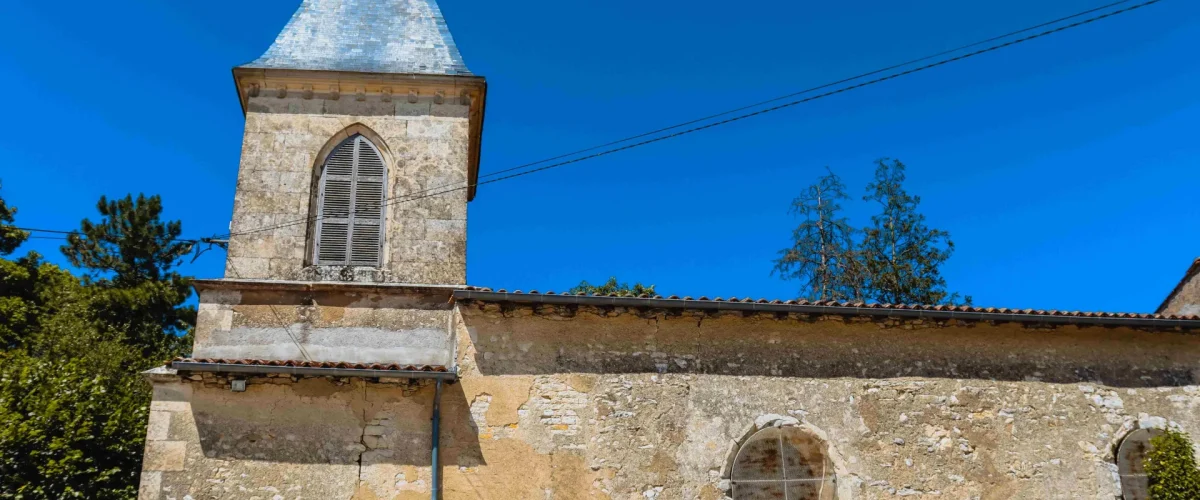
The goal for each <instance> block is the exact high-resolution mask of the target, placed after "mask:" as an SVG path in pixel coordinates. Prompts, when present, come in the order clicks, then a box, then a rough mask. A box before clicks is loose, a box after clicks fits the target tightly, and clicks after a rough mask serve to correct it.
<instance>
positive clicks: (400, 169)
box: [139, 0, 1200, 500]
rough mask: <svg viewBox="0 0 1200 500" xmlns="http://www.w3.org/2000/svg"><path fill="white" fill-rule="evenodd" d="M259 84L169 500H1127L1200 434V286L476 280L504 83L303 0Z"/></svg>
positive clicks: (163, 425)
mask: <svg viewBox="0 0 1200 500" xmlns="http://www.w3.org/2000/svg"><path fill="white" fill-rule="evenodd" d="M447 1H451V0H447ZM514 8H519V6H514ZM618 56H619V55H616V54H614V57H618ZM233 74H234V80H235V82H236V84H237V85H236V86H237V92H238V98H239V101H240V104H241V106H242V109H243V110H244V112H245V115H246V127H245V136H244V139H243V142H242V157H241V164H240V168H239V171H238V177H237V190H236V195H235V199H234V210H233V220H232V222H231V224H230V233H231V235H230V241H229V252H228V260H227V262H226V267H225V275H224V277H223V278H221V279H206V280H197V281H196V282H195V288H196V291H197V293H198V295H199V303H200V304H199V314H198V318H197V325H196V330H195V343H194V346H193V351H192V353H191V355H190V356H189V357H186V358H180V359H176V360H173V361H171V362H170V363H168V364H167V365H166V366H163V367H160V368H156V369H154V370H150V371H148V372H146V377H147V379H148V380H149V381H150V383H151V384H152V385H153V389H154V392H153V401H152V403H151V407H150V410H151V411H150V417H149V421H148V423H147V434H146V450H145V455H144V461H143V469H142V474H141V488H140V492H139V496H140V498H141V499H143V500H151V499H154V500H158V499H178V500H189V499H190V500H199V499H242V498H247V499H255V498H257V499H288V500H295V499H355V500H378V499H389V500H394V499H402V500H408V499H418V498H420V499H424V498H432V499H434V500H436V499H438V498H446V499H460V498H461V499H495V500H511V499H517V500H524V499H531V500H532V499H538V500H543V499H620V500H633V499H637V500H648V499H701V500H727V499H731V500H758V499H767V498H787V499H792V500H796V499H816V500H830V499H835V498H836V499H839V500H847V499H881V498H889V499H890V498H896V497H903V498H931V499H932V498H937V499H949V498H953V499H988V500H991V499H1006V498H1020V499H1026V498H1037V499H1079V498H1093V499H1112V498H1119V497H1121V496H1122V495H1123V498H1125V499H1127V500H1131V499H1144V498H1146V496H1145V495H1146V477H1145V475H1144V474H1143V473H1141V460H1142V456H1143V455H1144V451H1145V449H1146V443H1147V442H1148V439H1149V436H1152V435H1153V434H1154V433H1157V432H1160V431H1161V429H1164V428H1174V429H1178V430H1182V431H1184V432H1188V433H1190V434H1191V435H1192V436H1193V438H1200V385H1198V384H1200V336H1198V335H1197V333H1200V317H1197V316H1195V315H1194V311H1193V310H1194V309H1195V307H1194V303H1195V302H1196V301H1195V300H1193V299H1194V298H1195V297H1196V296H1197V294H1195V293H1191V292H1192V291H1194V289H1195V288H1196V287H1195V286H1193V285H1195V283H1194V282H1195V280H1196V279H1197V278H1194V276H1196V274H1197V273H1195V272H1192V271H1194V270H1195V268H1196V267H1197V266H1193V269H1192V270H1189V272H1188V274H1187V277H1185V279H1184V282H1183V283H1181V284H1180V286H1179V287H1177V288H1176V290H1175V292H1172V294H1171V296H1169V297H1168V299H1167V300H1166V301H1165V302H1164V305H1163V310H1162V311H1161V312H1162V314H1119V313H1080V312H1066V311H1042V310H1029V309H1023V310H1018V309H996V308H976V307H966V306H960V307H951V306H944V305H900V304H870V305H865V304H849V303H836V302H822V303H810V302H806V301H799V300H788V301H782V300H766V299H751V298H736V297H729V298H720V297H716V298H709V297H698V298H692V297H675V296H671V297H616V296H595V295H569V294H556V293H554V292H545V293H539V292H532V291H530V292H520V291H511V292H510V291H506V290H491V289H488V288H481V287H475V286H471V285H469V284H468V281H467V266H466V244H467V232H466V231H467V204H468V202H470V201H471V199H472V198H474V196H475V188H474V186H475V180H476V179H477V177H478V171H479V163H480V144H481V137H482V130H483V116H484V107H485V102H486V95H487V92H486V91H487V85H486V82H485V80H484V79H483V77H480V76H476V75H473V74H472V73H471V72H470V71H469V70H468V69H467V66H466V64H465V62H464V61H463V58H462V56H461V55H460V54H459V51H458V48H457V46H456V45H455V43H454V40H453V38H452V37H451V36H450V31H449V29H448V27H447V23H446V21H445V19H444V18H443V16H442V13H441V11H440V9H439V7H438V5H437V4H436V3H435V1H434V0H303V1H302V2H301V4H300V7H299V9H298V10H297V11H296V13H295V14H294V15H293V17H292V18H291V20H290V21H288V23H287V25H286V26H285V27H284V28H283V30H282V32H281V33H280V34H279V36H278V37H277V39H276V40H275V42H274V43H273V44H272V45H271V47H270V48H269V49H267V51H266V52H265V53H264V54H263V55H262V56H261V57H260V58H258V59H256V60H255V61H253V62H251V63H248V64H245V65H242V66H239V67H237V68H234V71H233ZM231 104H232V103H231Z"/></svg>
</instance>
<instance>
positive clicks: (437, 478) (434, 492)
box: [429, 379, 442, 500]
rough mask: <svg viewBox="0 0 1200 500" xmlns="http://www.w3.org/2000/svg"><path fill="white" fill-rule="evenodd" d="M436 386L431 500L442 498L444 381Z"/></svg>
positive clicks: (439, 381)
mask: <svg viewBox="0 0 1200 500" xmlns="http://www.w3.org/2000/svg"><path fill="white" fill-rule="evenodd" d="M436 384H437V385H435V386H434V389H433V457H432V458H430V460H429V462H430V465H429V468H430V470H431V471H432V472H433V474H432V475H433V481H431V482H432V483H433V485H432V487H431V488H430V489H429V498H430V499H431V500H438V498H439V497H441V489H442V483H441V478H442V474H441V472H442V468H441V467H440V466H439V464H438V444H439V443H438V436H439V432H438V427H439V426H438V424H440V423H441V420H442V416H441V409H440V408H439V407H438V406H439V404H440V403H441V402H442V381H441V380H440V379H439V380H438V381H437V382H436Z"/></svg>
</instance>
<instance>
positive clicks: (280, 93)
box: [275, 85, 287, 99]
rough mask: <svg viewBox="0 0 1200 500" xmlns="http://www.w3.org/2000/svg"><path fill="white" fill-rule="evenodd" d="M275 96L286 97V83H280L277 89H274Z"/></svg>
mask: <svg viewBox="0 0 1200 500" xmlns="http://www.w3.org/2000/svg"><path fill="white" fill-rule="evenodd" d="M275 97H278V98H280V99H283V98H284V97H287V85H280V86H279V89H278V90H276V91H275Z"/></svg>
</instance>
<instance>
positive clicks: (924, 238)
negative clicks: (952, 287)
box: [862, 159, 971, 304]
mask: <svg viewBox="0 0 1200 500" xmlns="http://www.w3.org/2000/svg"><path fill="white" fill-rule="evenodd" d="M875 166H876V168H875V179H874V181H872V182H871V183H870V184H868V185H867V195H866V196H864V197H863V200H864V201H873V202H876V203H878V204H879V208H880V212H879V213H878V214H877V215H874V216H872V217H871V225H870V226H868V227H867V228H866V229H865V230H864V231H863V233H864V237H863V244H862V258H863V265H864V267H865V269H866V273H867V276H868V282H867V288H868V293H867V295H868V297H869V298H870V299H873V300H876V301H879V302H885V303H892V304H954V303H958V302H960V300H959V295H958V294H957V293H954V294H951V293H949V292H947V291H946V279H945V278H943V277H942V275H941V272H940V268H941V265H942V264H943V263H945V262H946V260H947V259H949V258H950V255H951V254H953V253H954V242H953V241H951V240H950V234H949V233H947V232H946V231H942V230H939V229H931V228H929V227H928V226H927V225H926V224H925V216H924V215H922V214H921V213H920V212H918V211H917V206H918V205H919V204H920V203H921V197H919V196H913V195H910V194H908V192H907V191H905V190H904V168H905V167H904V164H903V163H900V162H899V161H898V160H888V159H881V160H876V162H875ZM962 301H963V302H965V303H967V304H970V302H971V298H970V297H969V296H968V297H966V298H965V299H963V300H962Z"/></svg>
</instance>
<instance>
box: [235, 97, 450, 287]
mask: <svg viewBox="0 0 1200 500" xmlns="http://www.w3.org/2000/svg"><path fill="white" fill-rule="evenodd" d="M468 111H469V106H468V105H467V104H466V103H465V102H460V98H458V97H447V98H445V100H444V102H443V103H441V104H435V103H434V102H433V101H432V98H431V97H422V98H420V99H418V102H416V103H409V102H408V101H407V98H406V96H396V97H395V98H392V97H390V96H383V95H379V94H368V95H363V96H361V100H360V97H359V96H355V95H342V96H340V97H339V98H337V99H332V98H331V96H328V95H316V96H310V98H307V99H306V98H305V97H304V96H303V95H301V94H288V95H285V96H284V97H278V94H271V95H266V94H263V95H259V96H256V97H251V98H249V101H248V103H247V112H246V131H245V136H244V139H243V143H242V160H241V168H240V170H239V173H238V184H237V192H236V195H235V197H234V211H233V221H232V222H231V225H230V232H231V234H232V236H231V237H230V242H229V257H228V260H227V262H226V268H225V274H226V276H227V277H230V278H257V279H281V280H299V279H304V280H340V281H387V282H400V283H437V284H463V283H465V282H466V227H467V225H466V224H467V222H466V221H467V193H466V190H465V189H461V190H457V191H450V192H447V193H444V194H440V195H437V196H428V197H423V198H420V199H413V200H411V201H402V200H407V199H408V198H414V197H418V196H423V195H425V194H429V193H431V192H440V191H445V190H447V189H446V188H442V189H438V188H439V187H442V186H448V187H450V188H453V187H461V186H464V185H465V183H466V180H467V168H468V165H467V155H468V121H469V120H468ZM356 132H360V133H363V135H364V136H366V137H368V138H369V139H371V141H372V142H374V143H375V145H376V146H377V147H378V148H379V149H380V151H381V152H382V153H383V156H384V161H385V162H386V163H387V168H388V186H387V190H386V193H387V197H388V199H389V200H390V201H392V203H390V204H389V205H388V206H387V209H386V214H387V216H386V227H385V232H386V237H385V238H386V243H385V246H384V249H385V251H384V256H383V267H382V269H379V270H369V269H350V270H343V269H318V268H313V267H312V266H311V265H310V264H311V261H312V259H311V245H310V241H309V240H310V239H311V237H312V231H313V229H314V227H315V225H314V224H311V223H310V222H309V221H308V220H307V219H309V218H310V217H311V216H312V214H313V213H314V212H313V211H314V210H315V199H314V198H315V196H314V193H315V192H316V186H317V176H318V175H319V172H320V167H321V165H320V162H322V161H323V158H322V157H321V156H322V154H323V153H324V152H327V150H328V149H331V148H332V147H333V146H336V144H337V143H338V142H340V141H341V139H344V138H345V137H347V136H348V135H350V134H353V133H356ZM430 190H432V191H430ZM264 228H270V229H268V230H262V229H264Z"/></svg>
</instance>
